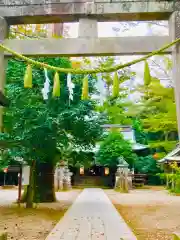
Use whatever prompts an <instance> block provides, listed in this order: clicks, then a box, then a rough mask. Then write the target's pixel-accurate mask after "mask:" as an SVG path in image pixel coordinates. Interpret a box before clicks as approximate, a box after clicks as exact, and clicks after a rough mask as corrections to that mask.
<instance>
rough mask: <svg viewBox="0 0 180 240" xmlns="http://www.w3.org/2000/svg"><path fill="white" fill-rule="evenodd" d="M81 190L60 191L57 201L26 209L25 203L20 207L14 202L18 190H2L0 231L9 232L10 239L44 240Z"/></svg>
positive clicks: (0, 196) (0, 192)
mask: <svg viewBox="0 0 180 240" xmlns="http://www.w3.org/2000/svg"><path fill="white" fill-rule="evenodd" d="M79 192H80V191H79V190H72V191H68V192H58V193H56V197H57V200H58V201H57V202H55V203H41V204H38V205H37V207H36V208H34V209H25V208H24V207H23V205H22V206H21V207H20V208H19V207H17V205H15V204H13V202H14V201H15V200H16V199H17V191H16V190H0V231H6V232H7V233H8V240H9V239H14V240H30V239H33V240H35V239H36V240H44V239H45V238H46V236H47V235H48V233H49V232H50V231H51V230H52V229H53V227H54V226H55V224H56V223H57V222H58V221H59V219H60V218H61V217H62V216H63V215H64V213H65V211H66V210H67V208H68V207H69V206H70V205H71V204H72V203H73V201H74V200H75V198H76V197H77V196H78V194H79Z"/></svg>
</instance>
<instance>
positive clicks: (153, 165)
mask: <svg viewBox="0 0 180 240" xmlns="http://www.w3.org/2000/svg"><path fill="white" fill-rule="evenodd" d="M134 168H135V171H137V172H139V173H144V174H156V173H158V172H160V168H159V167H158V166H157V162H156V160H155V159H154V158H153V156H152V155H148V156H145V157H142V156H141V157H138V158H137V159H136V161H135V162H134Z"/></svg>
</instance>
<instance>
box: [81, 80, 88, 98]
mask: <svg viewBox="0 0 180 240" xmlns="http://www.w3.org/2000/svg"><path fill="white" fill-rule="evenodd" d="M88 95H89V86H88V76H86V77H85V78H84V79H83V86H82V96H81V99H82V100H87V99H88Z"/></svg>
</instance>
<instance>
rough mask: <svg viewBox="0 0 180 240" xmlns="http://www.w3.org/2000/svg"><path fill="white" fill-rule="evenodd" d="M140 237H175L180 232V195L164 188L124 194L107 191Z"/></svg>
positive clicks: (168, 239) (143, 239) (153, 239)
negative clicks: (175, 233)
mask: <svg viewBox="0 0 180 240" xmlns="http://www.w3.org/2000/svg"><path fill="white" fill-rule="evenodd" d="M105 192H106V193H107V195H108V196H109V198H110V199H111V201H112V202H113V204H114V205H115V206H116V208H117V210H118V211H119V213H120V214H121V215H122V216H123V218H124V219H125V221H126V222H127V223H128V224H129V226H130V227H131V228H132V230H133V231H134V233H135V234H136V236H137V238H138V240H162V239H163V240H172V233H173V232H175V231H177V232H179V231H180V210H179V209H180V197H179V196H172V195H170V194H168V192H167V191H166V190H162V188H153V189H150V190H133V191H131V192H130V193H128V194H122V193H118V192H115V191H113V190H106V191H105Z"/></svg>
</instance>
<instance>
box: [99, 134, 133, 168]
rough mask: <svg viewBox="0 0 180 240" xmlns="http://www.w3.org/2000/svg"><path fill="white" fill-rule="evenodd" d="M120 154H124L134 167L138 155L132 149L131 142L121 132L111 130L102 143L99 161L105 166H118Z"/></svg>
mask: <svg viewBox="0 0 180 240" xmlns="http://www.w3.org/2000/svg"><path fill="white" fill-rule="evenodd" d="M120 156H123V157H124V159H125V160H126V161H127V163H129V164H130V166H131V167H132V165H133V162H134V160H135V158H136V155H135V154H134V153H133V151H132V146H131V144H130V142H128V141H126V140H125V139H124V138H123V136H122V135H121V133H119V132H114V131H113V132H110V133H109V134H108V135H107V136H106V137H105V139H104V141H103V142H102V143H101V144H100V149H99V151H98V153H97V162H99V163H100V164H102V165H104V166H110V167H116V166H117V164H118V158H119V157H120Z"/></svg>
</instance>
